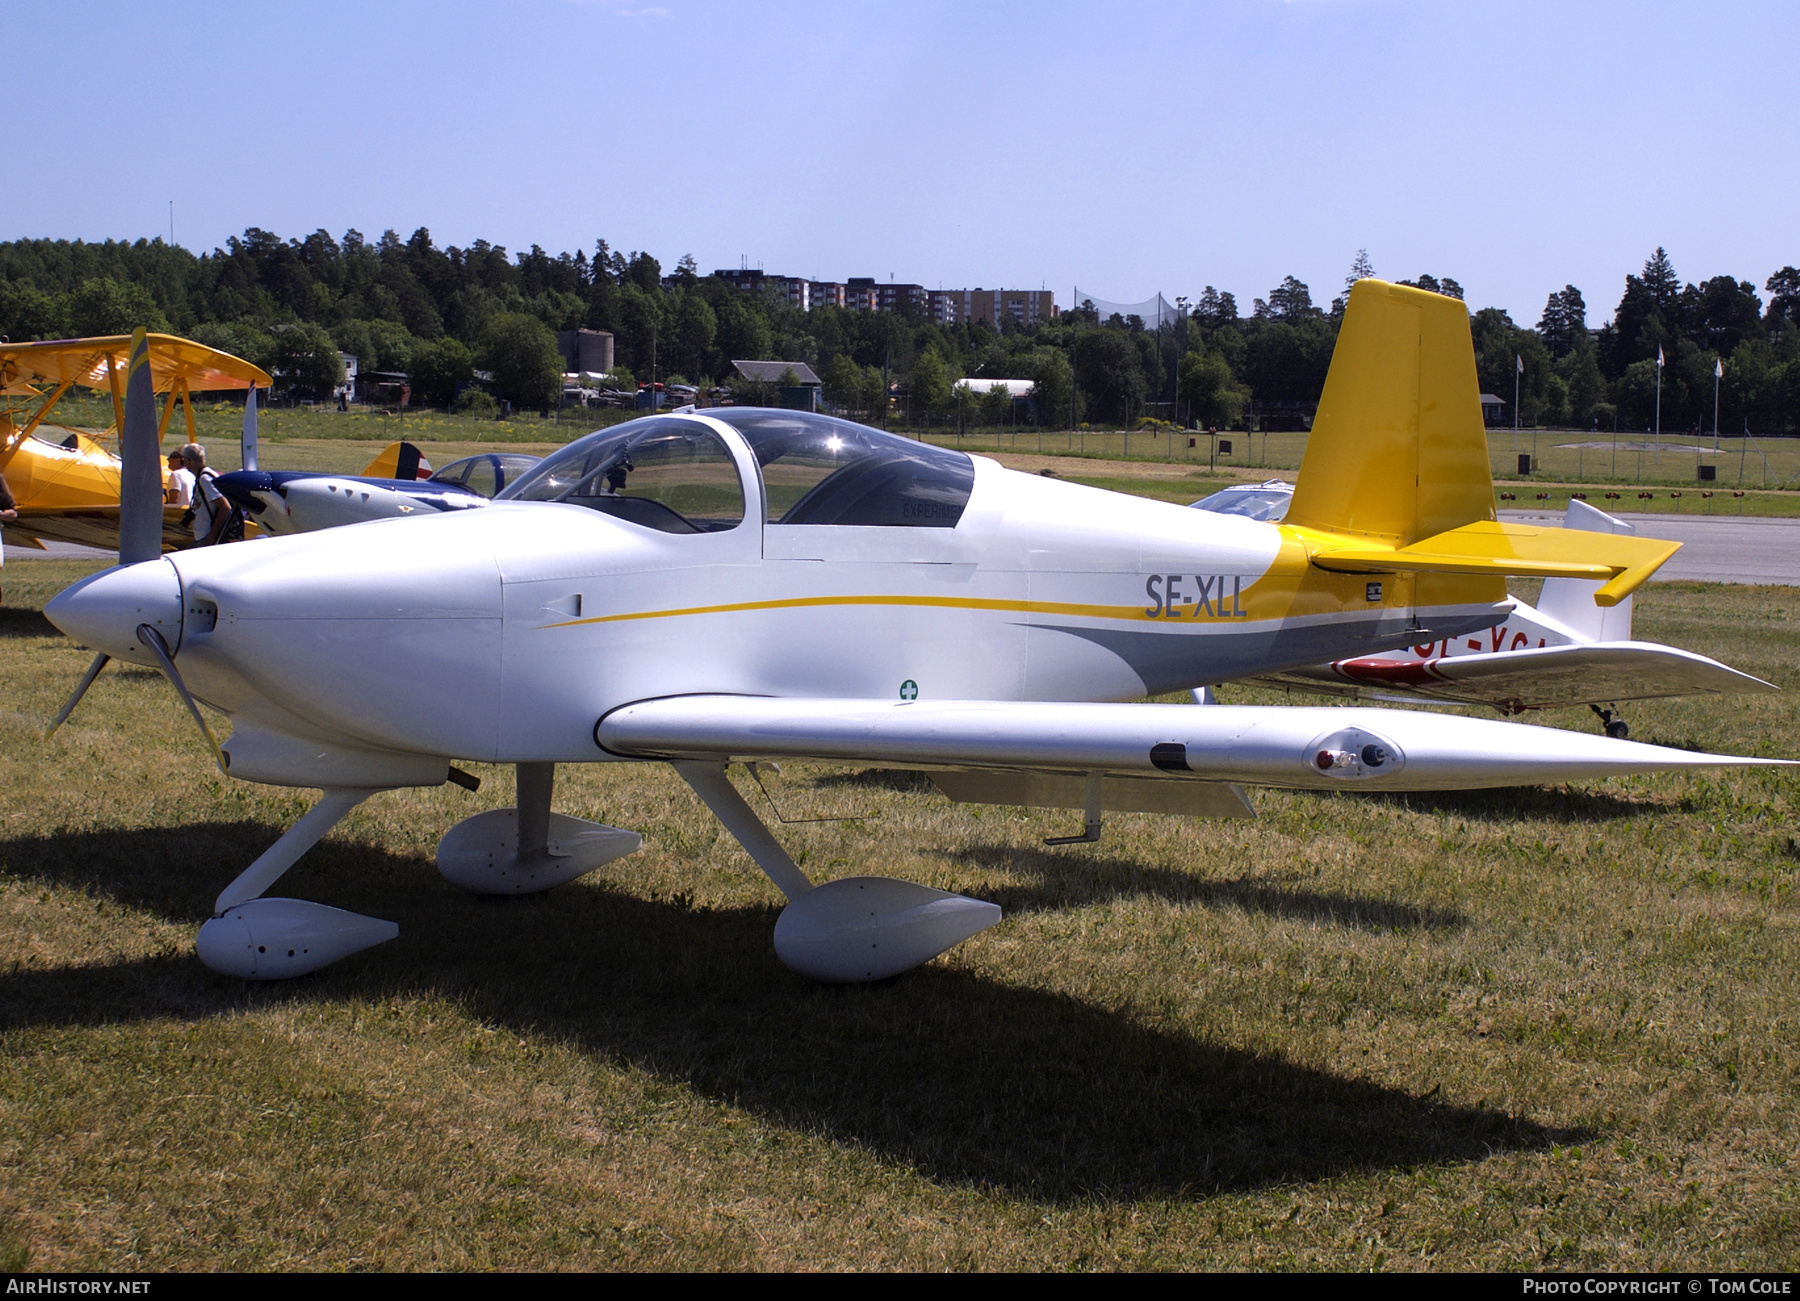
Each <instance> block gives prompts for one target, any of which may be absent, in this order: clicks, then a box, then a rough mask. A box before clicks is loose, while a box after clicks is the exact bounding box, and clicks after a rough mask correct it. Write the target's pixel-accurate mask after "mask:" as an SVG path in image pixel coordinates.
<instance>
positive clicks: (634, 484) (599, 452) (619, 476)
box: [494, 416, 744, 533]
mask: <svg viewBox="0 0 1800 1301" xmlns="http://www.w3.org/2000/svg"><path fill="white" fill-rule="evenodd" d="M494 500H495V501H561V502H568V503H569V504H571V505H574V506H586V507H587V508H588V509H590V510H597V511H602V512H604V513H605V514H608V515H616V516H618V517H619V518H620V519H623V520H629V521H630V522H631V523H633V524H639V525H642V526H643V527H644V528H650V529H657V530H660V531H661V532H664V533H719V532H723V531H724V530H726V529H731V528H736V527H737V526H738V525H739V524H741V523H743V522H744V487H743V484H742V483H741V482H740V481H739V479H738V471H737V463H736V462H735V461H734V460H733V459H732V456H731V450H730V449H729V448H728V447H726V446H725V440H724V439H722V438H720V437H719V436H718V435H717V434H716V433H714V432H713V431H712V430H710V429H708V428H707V427H706V426H705V425H702V424H701V423H699V422H698V421H696V420H685V419H682V418H680V417H678V416H648V417H645V418H643V419H641V420H629V421H626V422H625V423H624V424H622V425H614V426H613V427H612V428H610V429H600V430H596V431H595V432H594V433H591V434H589V435H588V436H587V437H585V438H577V439H576V440H575V441H574V442H572V443H570V444H569V445H568V446H567V447H564V448H562V449H561V450H560V451H556V452H552V453H550V455H548V456H546V457H545V458H544V459H543V460H541V461H539V462H538V463H537V465H536V466H534V467H533V468H532V469H531V470H529V471H527V472H526V473H525V474H523V475H521V476H520V477H519V478H518V479H515V480H514V481H513V482H512V483H510V484H508V485H507V486H506V487H505V488H503V489H501V490H500V491H499V492H498V493H496V494H495V495H494Z"/></svg>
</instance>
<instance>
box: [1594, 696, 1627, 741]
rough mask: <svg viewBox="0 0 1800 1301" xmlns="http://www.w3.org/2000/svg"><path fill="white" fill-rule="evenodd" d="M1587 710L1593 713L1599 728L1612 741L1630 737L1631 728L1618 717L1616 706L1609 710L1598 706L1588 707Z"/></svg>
mask: <svg viewBox="0 0 1800 1301" xmlns="http://www.w3.org/2000/svg"><path fill="white" fill-rule="evenodd" d="M1588 708H1589V709H1591V710H1593V711H1594V715H1595V717H1597V718H1598V719H1599V720H1600V726H1601V727H1602V728H1604V729H1605V730H1606V734H1607V735H1608V736H1610V737H1612V739H1613V740H1615V741H1623V740H1626V739H1628V738H1629V737H1630V736H1631V728H1630V727H1628V726H1627V725H1626V723H1625V720H1624V719H1623V718H1620V717H1619V707H1618V706H1617V705H1614V706H1613V707H1612V708H1610V709H1602V708H1600V706H1598V705H1589V706H1588Z"/></svg>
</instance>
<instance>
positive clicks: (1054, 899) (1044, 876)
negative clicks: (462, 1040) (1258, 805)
mask: <svg viewBox="0 0 1800 1301" xmlns="http://www.w3.org/2000/svg"><path fill="white" fill-rule="evenodd" d="M1071 816H1075V817H1078V816H1079V814H1078V813H1077V814H1072V815H1071ZM945 857H946V858H952V859H954V860H956V861H957V862H959V863H970V864H974V865H976V866H979V867H985V868H990V869H994V870H998V871H1003V872H1006V873H1008V874H1010V875H1014V876H1023V877H1027V878H1035V880H1034V881H1033V883H1032V884H1028V885H1021V886H1005V885H994V886H979V887H977V886H971V887H970V889H971V891H972V892H973V893H974V894H977V895H980V896H981V897H982V898H983V899H991V900H992V901H993V902H995V903H997V904H999V905H1000V907H1001V908H1003V909H1004V910H1006V911H1007V912H1008V913H1014V912H1023V911H1025V910H1026V909H1031V910H1046V909H1056V908H1077V907H1081V906H1083V905H1085V904H1092V903H1102V902H1105V901H1106V900H1109V899H1130V898H1143V897H1149V898H1156V899H1166V900H1168V901H1169V902H1171V903H1189V904H1198V905H1200V906H1202V907H1207V908H1236V909H1240V910H1241V911H1244V912H1257V913H1268V914H1270V915H1272V916H1276V917H1287V918H1292V919H1294V920H1297V921H1308V922H1326V923H1330V924H1332V925H1336V926H1346V927H1351V928H1353V929H1356V930H1369V931H1383V932H1386V931H1395V930H1401V931H1413V930H1446V929H1450V928H1454V927H1458V926H1461V925H1463V923H1464V921H1465V920H1466V919H1465V918H1464V917H1463V915H1462V914H1461V913H1460V912H1457V911H1455V910H1453V909H1446V908H1433V907H1429V906H1424V907H1420V906H1415V905H1413V904H1406V903H1399V902H1396V901H1394V900H1391V899H1378V898H1371V897H1370V896H1368V895H1355V894H1341V893H1337V892H1334V891H1328V890H1312V889H1307V888H1305V887H1304V886H1301V885H1298V884H1297V882H1298V881H1300V880H1301V878H1299V877H1295V876H1292V875H1280V874H1273V873H1262V874H1259V875H1256V876H1248V875H1245V876H1237V877H1233V878H1231V879H1229V880H1220V879H1217V878H1213V877H1206V876H1201V875H1198V874H1193V873H1188V872H1180V871H1171V870H1169V869H1167V868H1157V867H1146V866H1144V864H1143V863H1141V862H1138V861H1137V860H1135V859H1131V858H1118V857H1110V856H1102V855H1091V856H1090V855H1088V854H1083V853H1080V852H1079V851H1076V852H1073V853H1072V852H1070V851H1069V850H1050V849H1037V848H1035V847H1032V846H1024V847H1021V846H1017V845H1007V844H987V845H968V846H964V847H962V848H959V849H957V850H956V851H955V852H953V853H947V854H946V855H945Z"/></svg>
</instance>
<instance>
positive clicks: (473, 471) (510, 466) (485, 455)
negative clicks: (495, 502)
mask: <svg viewBox="0 0 1800 1301" xmlns="http://www.w3.org/2000/svg"><path fill="white" fill-rule="evenodd" d="M537 463H538V458H537V457H535V456H527V455H526V454H525V453H523V452H480V453H477V454H476V455H474V456H465V457H463V458H462V460H460V461H452V462H450V464H448V465H446V466H445V467H444V468H443V469H441V470H439V471H438V472H437V473H436V474H434V475H432V476H431V482H433V483H448V484H454V485H455V486H456V487H458V488H467V489H468V490H469V491H470V492H472V493H475V494H477V495H478V496H482V497H492V496H493V495H494V494H495V493H497V492H499V491H500V490H501V489H502V488H504V487H506V485H507V484H509V483H511V482H512V481H513V480H514V479H516V478H518V477H519V476H520V475H521V474H524V473H525V471H527V470H529V469H530V468H531V467H532V466H534V465H536V464H537Z"/></svg>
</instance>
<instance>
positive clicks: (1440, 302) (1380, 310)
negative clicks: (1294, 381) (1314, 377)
mask: <svg viewBox="0 0 1800 1301" xmlns="http://www.w3.org/2000/svg"><path fill="white" fill-rule="evenodd" d="M1493 518H1494V482H1493V478H1492V476H1491V475H1490V474H1489V472H1488V448H1487V433H1486V431H1485V429H1484V428H1483V426H1482V422H1481V387H1480V382H1479V381H1478V380H1477V379H1476V377H1475V345H1474V342H1473V340H1472V339H1471V338H1470V335H1469V312H1468V309H1467V308H1466V307H1465V306H1464V305H1463V303H1462V302H1461V300H1459V299H1455V298H1446V297H1445V296H1443V295H1442V294H1433V293H1427V292H1426V291H1425V290H1423V289H1412V288H1408V287H1407V286H1405V285H1390V284H1388V283H1386V282H1385V281H1381V280H1358V281H1357V282H1356V284H1355V286H1354V287H1352V289H1351V290H1350V303H1349V306H1348V307H1347V308H1346V309H1345V312H1344V323H1343V326H1342V327H1341V328H1340V329H1339V331H1338V337H1337V347H1336V349H1335V350H1334V351H1333V353H1332V355H1331V370H1330V371H1329V372H1328V373H1327V375H1326V377H1325V391H1324V393H1323V394H1322V395H1321V396H1320V398H1319V411H1318V415H1317V417H1316V418H1315V419H1314V421H1313V427H1312V436H1311V437H1310V438H1309V439H1308V440H1307V444H1306V457H1305V459H1304V460H1303V461H1302V462H1301V464H1300V475H1299V478H1298V479H1297V480H1296V482H1295V485H1294V502H1293V505H1292V506H1291V507H1290V508H1289V509H1288V513H1287V523H1289V524H1297V525H1300V526H1301V527H1304V528H1314V529H1324V530H1328V531H1330V532H1333V533H1350V534H1359V535H1361V536H1364V537H1368V538H1371V539H1379V540H1381V541H1384V542H1390V543H1391V544H1392V545H1394V546H1406V545H1407V544H1409V543H1412V542H1417V541H1419V540H1420V539H1421V538H1428V537H1433V536H1435V535H1436V534H1439V533H1444V532H1447V531H1449V530H1450V529H1454V528H1458V527H1460V526H1461V525H1464V524H1472V523H1474V522H1475V521H1477V520H1491V519H1493Z"/></svg>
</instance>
